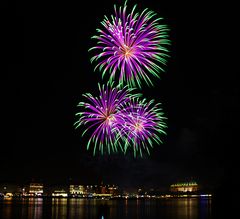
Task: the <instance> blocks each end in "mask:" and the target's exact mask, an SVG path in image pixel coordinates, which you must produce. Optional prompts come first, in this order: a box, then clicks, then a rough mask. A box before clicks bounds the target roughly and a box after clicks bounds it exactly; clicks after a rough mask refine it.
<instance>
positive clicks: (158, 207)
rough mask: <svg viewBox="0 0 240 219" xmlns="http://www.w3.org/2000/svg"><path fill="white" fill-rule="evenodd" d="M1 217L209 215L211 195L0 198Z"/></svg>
mask: <svg viewBox="0 0 240 219" xmlns="http://www.w3.org/2000/svg"><path fill="white" fill-rule="evenodd" d="M0 218H1V219H15V218H16V219H110V218H111V219H112V218H114V219H212V218H213V217H212V212H211V198H178V199H173V198H172V199H156V200H154V199H152V200H94V199H90V200H87V199H67V198H66V199H65V198H52V199H50V198H49V199H42V198H25V199H2V200H1V199H0Z"/></svg>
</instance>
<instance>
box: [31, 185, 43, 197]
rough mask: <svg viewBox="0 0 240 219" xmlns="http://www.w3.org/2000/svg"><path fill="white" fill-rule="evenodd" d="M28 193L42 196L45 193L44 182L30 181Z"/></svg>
mask: <svg viewBox="0 0 240 219" xmlns="http://www.w3.org/2000/svg"><path fill="white" fill-rule="evenodd" d="M28 195H30V196H42V195H43V184H42V183H30V185H29V191H28Z"/></svg>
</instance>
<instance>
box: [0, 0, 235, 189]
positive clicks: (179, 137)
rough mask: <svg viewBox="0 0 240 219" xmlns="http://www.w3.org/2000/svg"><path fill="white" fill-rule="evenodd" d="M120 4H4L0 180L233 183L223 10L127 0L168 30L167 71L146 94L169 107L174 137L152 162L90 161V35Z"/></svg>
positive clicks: (228, 27) (93, 78) (228, 26)
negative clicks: (82, 125)
mask: <svg viewBox="0 0 240 219" xmlns="http://www.w3.org/2000/svg"><path fill="white" fill-rule="evenodd" d="M77 2H81V3H77ZM120 2H123V1H120V0H104V1H86V2H85V3H84V4H83V3H82V1H76V2H75V3H71V2H70V1H63V2H61V1H54V2H52V3H49V1H38V2H35V1H29V2H25V3H20V2H18V3H15V4H13V5H9V4H8V3H5V4H3V9H1V10H2V11H1V16H2V21H3V26H2V27H1V29H2V33H3V36H4V40H3V41H2V42H3V44H4V45H5V47H4V50H3V54H4V58H3V60H2V61H3V66H4V67H5V68H4V71H2V72H1V81H0V83H1V84H0V89H1V92H0V95H1V96H0V97H1V136H2V137H1V139H0V147H1V152H0V155H1V156H0V163H1V165H0V173H1V174H0V181H15V182H20V183H23V182H28V181H29V180H31V179H35V180H41V181H43V182H48V183H67V182H68V180H69V179H72V180H73V181H77V182H79V183H83V184H86V183H97V182H99V181H100V180H102V179H103V180H104V182H106V183H117V184H120V185H129V186H141V185H147V186H155V187H161V186H166V185H169V184H170V183H174V182H176V181H179V180H180V181H181V180H185V179H189V178H191V177H192V178H193V179H196V180H197V181H199V182H200V183H202V184H203V185H205V186H214V187H217V186H221V185H222V184H224V183H225V182H226V180H227V179H228V178H229V177H233V175H234V174H235V173H234V172H231V170H233V169H232V167H233V166H234V164H235V156H234V154H236V145H237V143H235V141H234V140H235V139H236V137H235V136H236V134H237V129H236V128H235V127H236V125H235V124H236V121H237V117H238V113H239V81H238V80H237V77H236V75H237V74H236V69H234V68H233V64H232V63H233V62H234V61H233V60H234V55H233V53H230V52H227V50H228V48H233V47H234V41H233V38H234V36H233V29H234V28H236V26H234V16H235V15H234V13H231V11H230V8H232V7H230V6H231V5H226V4H225V3H224V2H223V3H219V2H218V3H211V4H209V1H181V3H177V4H176V2H175V1H171V0H170V1H169V0H168V1H160V0H159V1H157V0H148V1H146V0H130V1H129V3H128V5H129V7H132V6H133V5H134V4H135V3H137V4H138V8H137V9H138V11H142V10H143V9H145V8H150V9H152V10H154V11H155V12H157V13H158V15H159V16H161V17H163V18H164V23H166V24H168V25H169V27H170V29H171V31H170V33H169V34H170V39H171V41H172V45H171V47H170V51H171V53H170V55H171V58H170V59H169V61H168V66H167V68H166V73H163V74H162V77H161V80H157V79H154V80H153V81H154V84H155V87H152V88H148V87H144V88H143V90H142V92H143V94H144V96H145V97H146V98H154V99H156V100H157V101H160V102H162V103H163V105H162V106H163V108H164V111H165V113H166V116H167V117H168V129H167V133H168V134H167V136H166V137H165V138H164V144H162V145H160V146H156V147H155V148H154V149H153V150H152V151H151V156H149V157H144V158H139V159H134V158H133V157H132V156H131V155H126V156H124V155H121V154H119V155H118V154H116V155H111V156H96V157H93V156H92V151H86V149H85V143H86V139H83V138H81V137H80V133H79V131H76V130H75V129H74V128H73V123H74V121H75V119H76V118H75V116H74V114H75V113H76V112H77V107H76V105H77V103H78V102H79V101H81V100H82V96H81V95H82V94H83V93H85V92H90V93H94V94H96V95H97V92H98V90H97V83H98V81H102V80H101V75H100V74H98V73H97V72H93V66H92V65H91V64H90V61H89V59H90V54H89V53H88V49H89V48H90V47H91V46H93V45H94V43H95V42H94V41H92V40H91V39H90V37H91V36H92V35H95V33H96V31H95V29H96V28H98V27H100V22H101V21H102V19H103V16H104V15H105V14H106V15H110V14H112V13H113V5H114V3H117V4H119V3H120ZM229 35H230V38H231V40H229ZM231 36H232V37H231ZM229 61H230V63H228V62H229ZM104 82H106V80H105V81H104Z"/></svg>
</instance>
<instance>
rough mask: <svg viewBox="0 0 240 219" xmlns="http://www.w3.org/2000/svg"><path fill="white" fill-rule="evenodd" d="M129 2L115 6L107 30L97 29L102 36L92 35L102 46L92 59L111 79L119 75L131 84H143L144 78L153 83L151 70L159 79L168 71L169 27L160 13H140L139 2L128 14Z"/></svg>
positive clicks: (149, 83)
mask: <svg viewBox="0 0 240 219" xmlns="http://www.w3.org/2000/svg"><path fill="white" fill-rule="evenodd" d="M126 3H127V1H126V2H125V4H124V7H123V8H122V7H119V9H118V10H117V7H116V5H114V10H115V15H112V16H111V20H109V19H108V17H107V16H105V18H104V20H103V21H102V22H101V24H102V25H103V29H97V32H98V33H99V35H97V36H93V37H92V38H93V39H97V40H98V42H97V44H98V45H97V46H95V47H92V48H91V49H90V50H95V51H96V52H97V54H96V55H94V56H93V57H92V58H91V62H93V61H96V62H97V65H96V67H95V70H96V69H97V68H98V69H99V70H100V71H101V72H102V77H104V75H105V74H106V73H107V72H108V74H109V80H110V81H114V80H116V79H115V78H116V77H119V82H120V83H121V84H124V82H125V84H126V83H127V84H128V86H129V87H136V86H138V87H141V80H144V81H145V82H146V83H147V84H148V85H153V83H152V81H151V79H150V77H149V73H150V75H154V76H155V77H158V78H159V73H160V72H161V71H164V69H163V68H162V67H163V65H166V57H168V49H167V48H166V45H168V44H170V40H169V39H168V31H169V29H168V27H167V25H163V24H159V21H161V20H162V18H156V13H154V12H153V11H150V10H148V9H145V10H143V11H142V13H136V12H135V9H136V5H135V6H134V7H133V9H132V11H131V13H129V14H128V13H127V12H126V10H127V5H126ZM116 75H117V76H116Z"/></svg>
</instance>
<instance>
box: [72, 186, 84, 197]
mask: <svg viewBox="0 0 240 219" xmlns="http://www.w3.org/2000/svg"><path fill="white" fill-rule="evenodd" d="M69 192H70V194H71V195H83V194H84V186H82V185H70V186H69Z"/></svg>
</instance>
